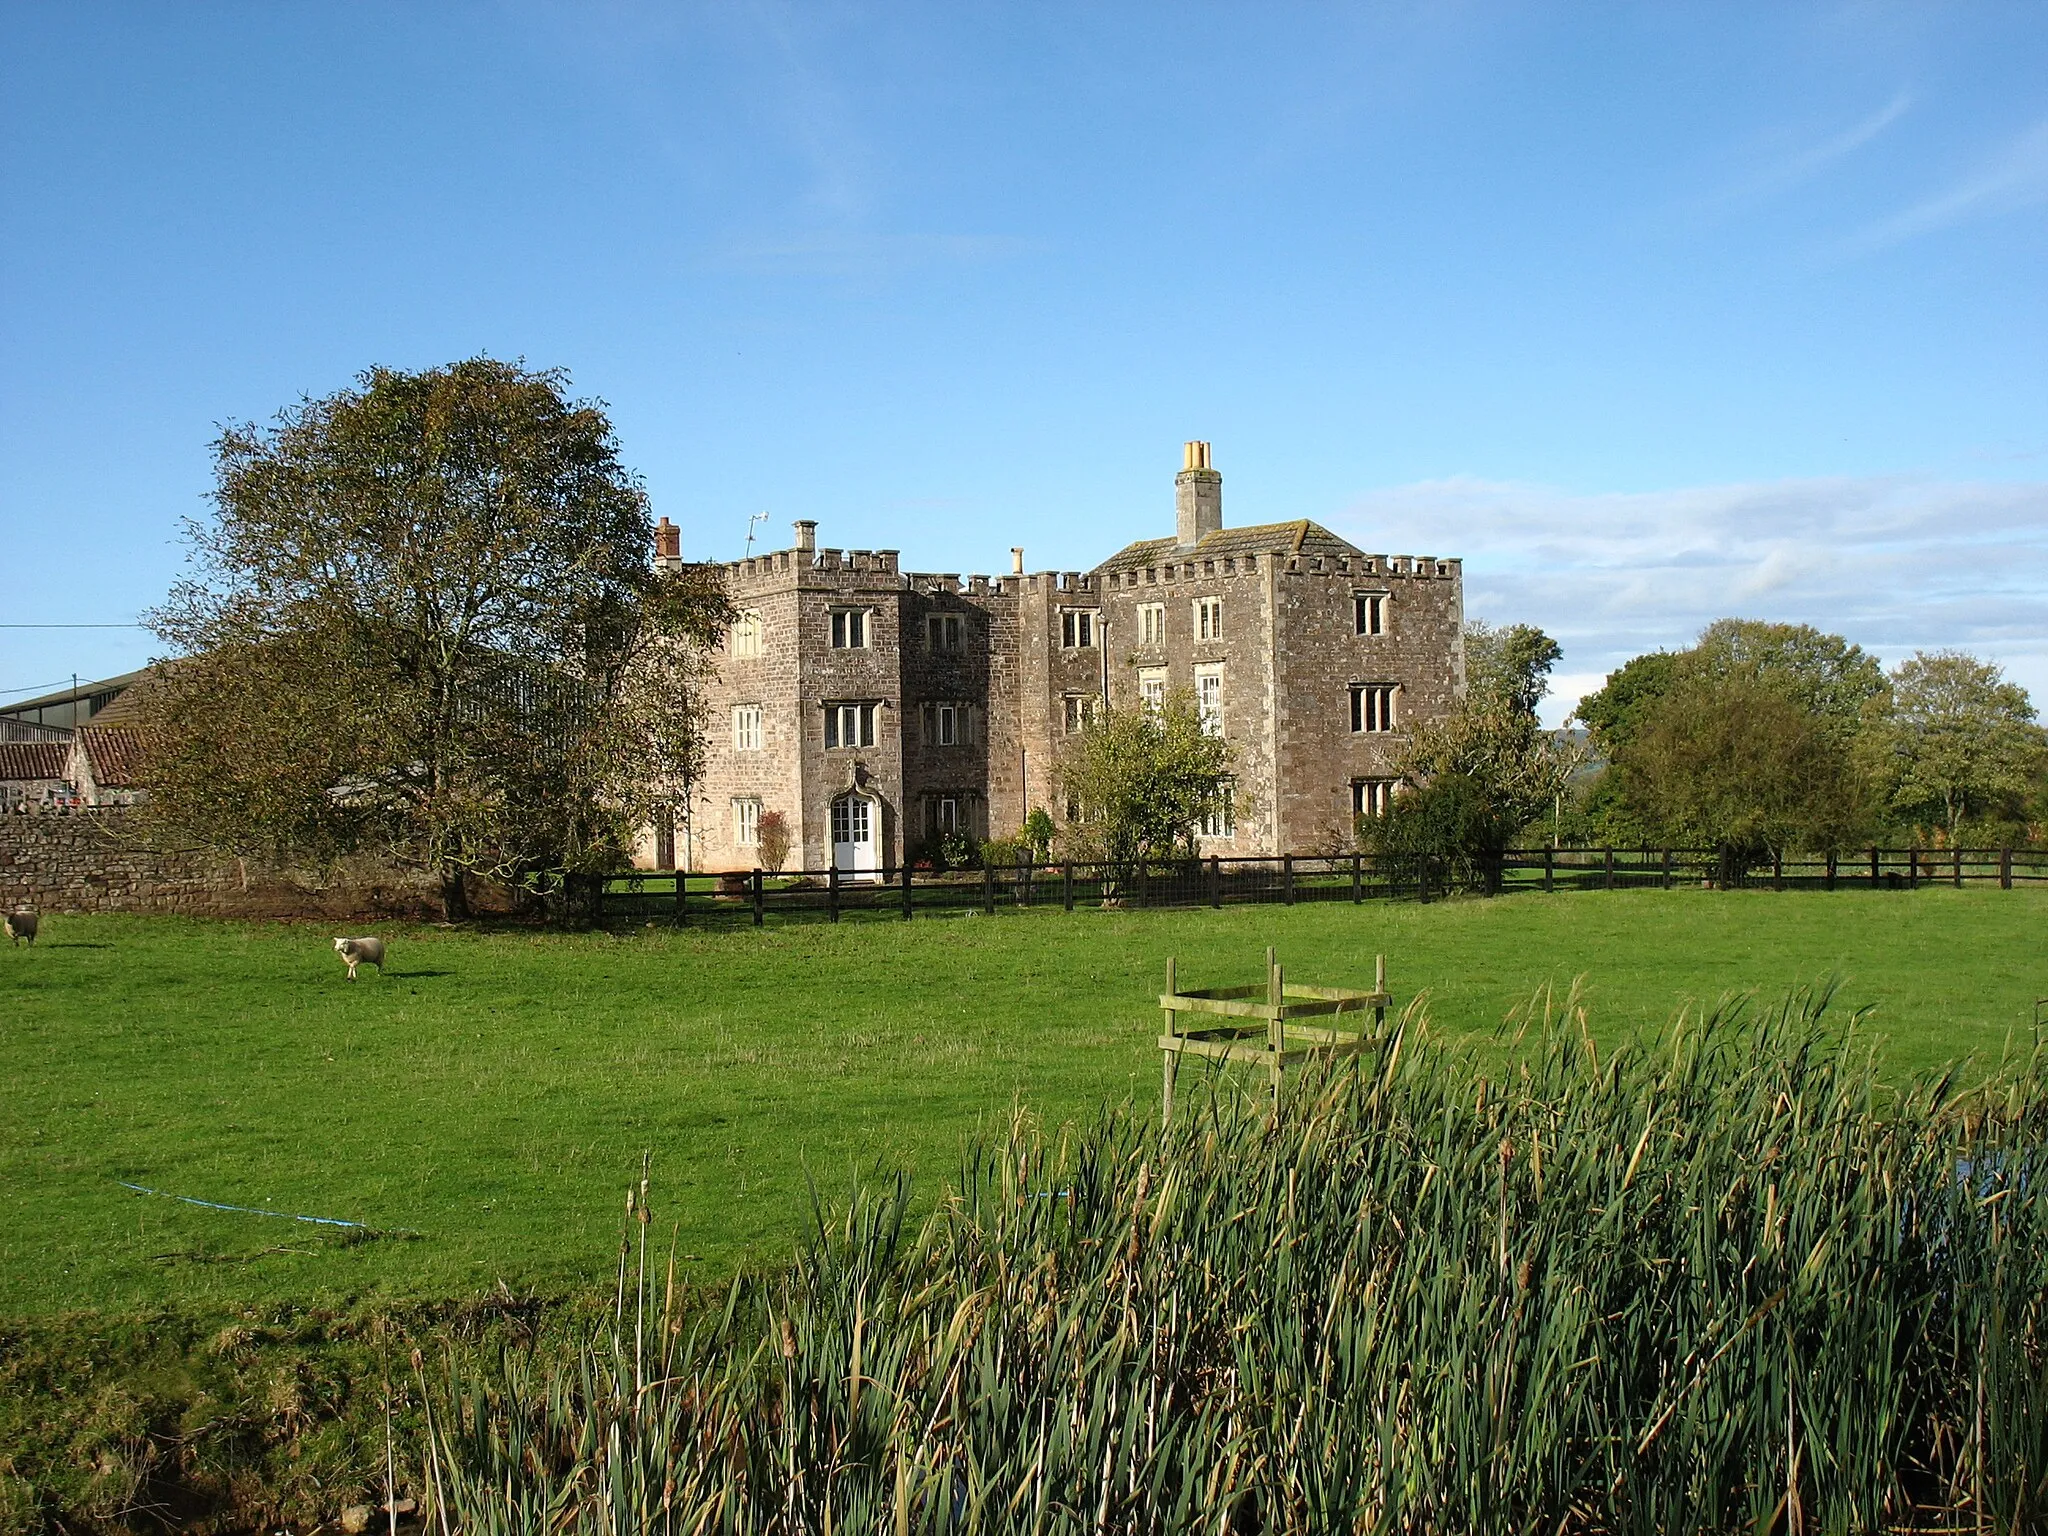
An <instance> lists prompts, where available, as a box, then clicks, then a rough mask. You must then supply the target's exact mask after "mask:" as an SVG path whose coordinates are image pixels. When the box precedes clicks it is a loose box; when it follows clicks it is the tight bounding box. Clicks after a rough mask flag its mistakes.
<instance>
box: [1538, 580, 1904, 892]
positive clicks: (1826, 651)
mask: <svg viewBox="0 0 2048 1536" xmlns="http://www.w3.org/2000/svg"><path fill="white" fill-rule="evenodd" d="M1884 686H1885V685H1884V673H1883V672H1882V670H1881V669H1880V668H1879V666H1878V664H1877V662H1876V661H1875V660H1874V659H1873V658H1872V657H1870V656H1869V655H1867V654H1866V653H1865V652H1864V651H1863V650H1862V648H1861V647H1859V646H1856V645H1852V644H1850V643H1849V642H1848V641H1847V640H1845V639H1843V638H1842V637H1841V636H1840V635H1830V634H1825V633H1823V632H1822V631H1820V630H1817V629H1815V628H1813V627H1812V626H1811V625H1808V624H1768V623H1764V622H1762V621H1759V620H1754V619H1721V620H1718V621H1716V622H1715V623H1713V624H1710V625H1708V626H1707V627H1706V629H1704V630H1703V631H1701V633H1700V638H1699V641H1698V643H1697V644H1695V645H1694V646H1693V647H1692V648H1691V649H1690V650H1685V651H1679V652H1657V653H1654V654H1651V655H1645V656H1638V657H1636V658H1635V659H1633V660H1632V661H1630V662H1629V663H1627V665H1625V666H1623V667H1620V668H1618V669H1617V670H1616V671H1614V672H1613V673H1611V674H1610V675H1609V676H1608V679H1607V683H1606V686H1605V687H1603V688H1601V689H1599V690H1598V691H1597V692H1595V693H1592V694H1589V695H1587V696H1586V697H1585V698H1584V699H1582V700H1581V701H1580V702H1579V706H1578V709H1577V711H1576V715H1577V718H1578V719H1579V720H1580V721H1582V722H1583V723H1584V724H1585V725H1586V727H1587V730H1588V732H1589V733H1590V735H1591V738H1592V742H1593V745H1594V746H1595V747H1597V748H1598V749H1599V750H1600V751H1601V752H1603V753H1605V754H1606V755H1607V756H1608V758H1609V760H1610V766H1609V769H1608V772H1607V773H1606V774H1605V775H1604V776H1603V782H1602V783H1601V784H1600V785H1599V786H1597V787H1596V788H1595V789H1594V790H1593V791H1592V792H1591V793H1590V794H1588V795H1587V796H1586V805H1585V809H1586V812H1587V814H1588V816H1589V818H1593V819H1596V820H1597V822H1598V823H1599V824H1600V826H1599V830H1601V831H1602V832H1604V833H1605V834H1607V835H1606V836H1605V837H1604V838H1603V840H1604V841H1610V842H1612V841H1634V840H1637V839H1644V840H1650V841H1660V842H1666V843H1673V842H1675V843H1695V844H1697V843H1705V844H1708V845H1711V846H1713V847H1714V848H1716V849H1718V850H1719V852H1720V860H1721V873H1722V876H1723V878H1724V879H1732V878H1734V876H1735V875H1736V874H1737V873H1739V872H1740V870H1742V869H1743V868H1745V867H1747V866H1749V865H1751V864H1754V863H1756V862H1758V861H1759V860H1761V859H1764V858H1766V857H1768V856H1769V854H1770V852H1771V850H1773V849H1779V850H1786V849H1796V848H1815V849H1828V848H1840V847H1842V846H1844V845H1845V844H1847V843H1848V842H1850V841H1852V840H1854V839H1856V838H1858V837H1860V836H1863V835H1867V834H1868V833H1869V832H1870V830H1871V814H1870V813H1871V800H1872V797H1871V795H1870V794H1869V791H1868V785H1867V782H1866V780H1865V778H1864V776H1863V775H1862V774H1861V773H1860V772H1859V771H1858V769H1857V765H1856V760H1855V757H1854V755H1853V754H1854V753H1855V752H1856V750H1857V747H1856V742H1857V738H1858V736H1859V734H1860V733H1861V732H1862V731H1863V729H1864V727H1865V725H1866V723H1867V721H1868V719H1869V718H1870V716H1871V713H1872V711H1873V710H1874V709H1875V708H1877V707H1879V706H1880V705H1881V703H1882V700H1883V696H1884ZM1617 832H1621V833H1634V834H1635V837H1627V836H1623V837H1620V838H1617V837H1616V836H1615V835H1614V834H1615V833H1617Z"/></svg>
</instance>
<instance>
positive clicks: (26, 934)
mask: <svg viewBox="0 0 2048 1536" xmlns="http://www.w3.org/2000/svg"><path fill="white" fill-rule="evenodd" d="M7 937H9V938H10V939H12V940H14V942H15V944H16V945H19V944H20V943H21V941H22V940H23V939H26V940H28V942H29V943H30V944H31V945H33V944H34V943H35V941H36V915H35V913H33V912H31V911H30V910H29V909H28V908H27V907H16V908H15V909H14V910H13V911H12V912H10V913H8V914H7Z"/></svg>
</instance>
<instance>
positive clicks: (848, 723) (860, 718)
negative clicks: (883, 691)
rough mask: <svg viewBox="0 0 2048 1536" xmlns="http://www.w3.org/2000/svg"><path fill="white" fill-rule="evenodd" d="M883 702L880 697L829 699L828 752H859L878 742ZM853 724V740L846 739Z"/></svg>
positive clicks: (826, 709) (826, 711)
mask: <svg viewBox="0 0 2048 1536" xmlns="http://www.w3.org/2000/svg"><path fill="white" fill-rule="evenodd" d="M882 708H883V705H882V703H881V701H879V700H877V699H827V700H825V702H824V710H825V750H826V751H828V752H857V751H859V750H861V749H862V748H864V747H872V746H874V744H875V739H876V731H875V716H876V715H877V714H879V713H880V712H881V710H882ZM849 727H851V734H852V736H853V740H851V741H849V740H847V739H846V737H847V735H848V734H849V729H848V728H849Z"/></svg>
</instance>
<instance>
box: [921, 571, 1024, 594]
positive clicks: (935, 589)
mask: <svg viewBox="0 0 2048 1536" xmlns="http://www.w3.org/2000/svg"><path fill="white" fill-rule="evenodd" d="M903 585H904V587H905V588H906V589H907V590H909V591H912V592H922V593H925V594H927V595H930V596H958V597H1015V596H1016V595H1017V593H1018V592H1019V591H1020V590H1021V589H1022V588H1023V585H1024V583H1023V581H1022V579H1021V578H1018V577H1015V576H1010V577H1004V576H969V577H967V578H966V580H964V581H963V580H962V579H961V578H960V576H959V575H958V574H957V573H956V572H952V571H939V572H932V571H907V572H905V573H904V576H903Z"/></svg>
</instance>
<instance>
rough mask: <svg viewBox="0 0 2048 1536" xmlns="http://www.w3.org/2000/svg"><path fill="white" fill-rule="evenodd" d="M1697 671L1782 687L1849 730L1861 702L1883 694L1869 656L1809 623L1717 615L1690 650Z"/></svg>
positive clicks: (1804, 705)
mask: <svg viewBox="0 0 2048 1536" xmlns="http://www.w3.org/2000/svg"><path fill="white" fill-rule="evenodd" d="M1689 658H1690V668H1691V670H1692V671H1693V672H1694V673H1695V674H1696V675H1701V676H1706V677H1711V678H1730V679H1737V680H1740V681H1745V682H1753V683H1756V684H1758V685H1759V686H1761V687H1764V688H1768V689H1771V690H1773V691H1775V692H1778V693H1782V694H1783V695H1784V696H1785V697H1786V698H1788V699H1790V700H1791V701H1792V702H1793V703H1794V704H1796V705H1797V706H1798V707H1799V708H1800V709H1802V710H1804V711H1806V712H1807V713H1809V714H1812V715H1816V716H1818V717H1819V718H1820V719H1822V720H1823V721H1825V722H1827V723H1828V724H1829V725H1830V726H1831V727H1832V728H1833V729H1835V730H1838V731H1840V732H1842V733H1843V734H1845V735H1847V734H1853V733H1854V731H1855V730H1856V727H1857V725H1858V723H1859V722H1860V721H1861V719H1862V717H1863V712H1864V709H1865V707H1866V706H1867V705H1868V704H1869V703H1870V702H1871V701H1872V700H1873V699H1878V698H1881V697H1883V695H1884V687H1885V682H1884V671H1883V669H1882V668H1881V667H1880V666H1879V665H1878V663H1877V659H1876V658H1875V657H1874V656H1871V655H1869V654H1867V653H1866V652H1865V651H1864V649H1863V648H1862V647H1861V646H1860V645H1852V644H1850V643H1849V642H1848V641H1847V640H1845V639H1843V638H1842V637H1841V636H1840V635H1830V634H1827V633H1824V632H1823V631H1821V630H1818V629H1815V628H1814V627H1813V626H1812V625H1811V624H1767V623H1764V622H1763V621H1762V620H1759V619H1717V620H1716V621H1715V622H1713V623H1712V624H1709V625H1708V626H1707V627H1706V628H1705V629H1703V630H1702V631H1700V638H1699V641H1698V643H1697V644H1695V645H1694V647H1693V648H1692V651H1691V652H1690V653H1689Z"/></svg>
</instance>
